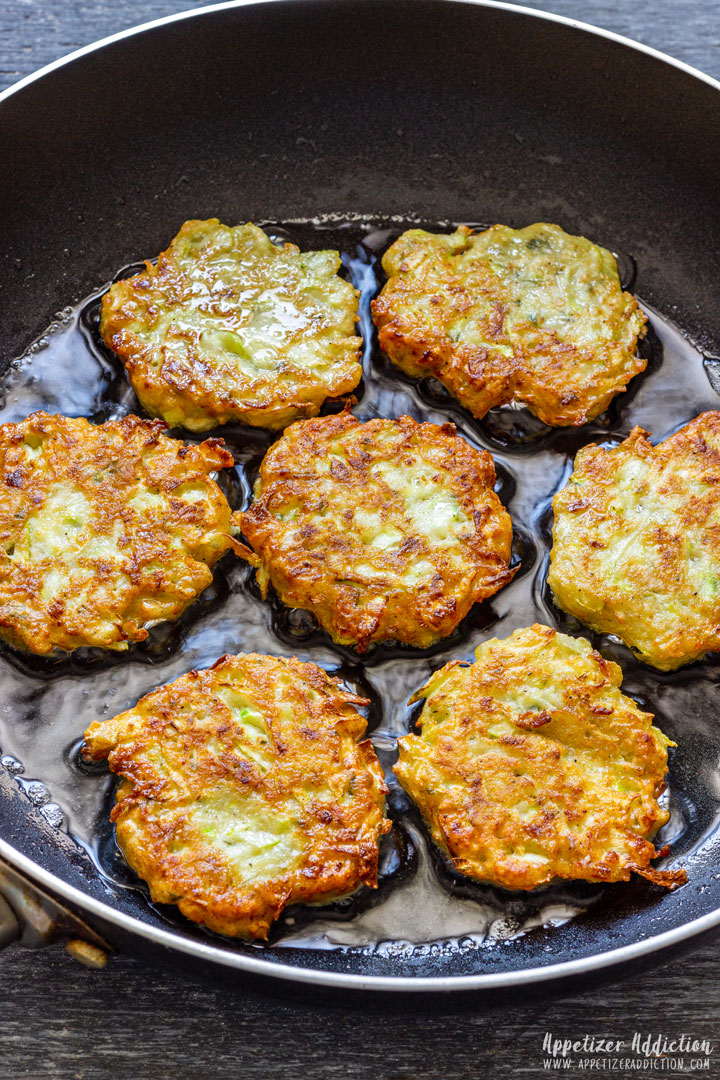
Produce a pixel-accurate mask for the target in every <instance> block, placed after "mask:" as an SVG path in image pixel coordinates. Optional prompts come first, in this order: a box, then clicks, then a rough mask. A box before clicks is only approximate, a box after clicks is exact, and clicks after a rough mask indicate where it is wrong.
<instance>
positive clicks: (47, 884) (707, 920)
mask: <svg viewBox="0 0 720 1080" xmlns="http://www.w3.org/2000/svg"><path fill="white" fill-rule="evenodd" d="M280 2H286V3H287V2H288V0H224V2H221V3H215V4H210V5H208V6H206V7H201V8H190V9H188V10H187V11H180V12H176V13H174V14H172V15H167V16H164V17H161V18H158V19H153V20H150V21H148V22H144V23H140V24H137V25H135V26H131V27H128V28H126V29H125V30H120V31H118V32H116V33H114V34H109V35H107V36H105V37H103V38H100V39H98V40H97V41H95V42H91V43H90V44H88V45H84V46H82V47H81V48H79V49H75V50H73V51H72V52H70V53H68V54H66V55H65V56H61V57H59V58H58V59H56V60H53V61H51V62H50V63H49V64H46V65H45V66H43V67H41V68H39V69H38V70H37V71H35V72H32V73H31V74H29V75H26V76H25V77H23V78H22V79H20V80H19V81H18V82H16V83H14V84H13V85H11V86H9V87H7V88H6V89H5V90H4V91H2V92H0V104H2V102H4V101H6V100H8V99H9V98H11V97H13V96H14V95H15V94H17V93H19V92H20V91H22V90H23V89H25V88H26V87H28V86H30V85H32V84H33V83H35V82H36V81H38V80H40V79H42V78H44V77H45V76H46V75H49V74H51V73H52V72H54V71H56V70H58V69H60V68H62V67H64V66H65V65H68V64H71V63H73V62H74V61H75V60H79V59H81V58H83V57H85V56H88V55H90V54H92V53H94V52H99V51H100V50H101V49H103V48H105V47H106V46H108V45H113V44H115V43H117V42H120V41H123V40H124V39H125V38H129V37H132V36H135V35H138V34H143V33H145V32H146V31H150V30H155V29H158V28H161V27H164V26H168V25H171V24H173V23H176V22H177V23H179V22H181V21H183V20H186V19H192V18H196V17H199V16H202V15H212V14H214V13H217V12H221V11H229V10H233V9H235V8H242V7H250V6H252V7H259V6H261V5H265V4H274V3H280ZM289 2H290V3H292V2H294V0H289ZM376 2H378V3H379V2H380V0H376ZM445 2H447V3H452V4H456V5H460V4H463V5H466V6H474V7H482V8H490V9H495V10H500V11H507V12H508V13H510V14H520V15H529V16H532V17H533V18H537V19H543V20H546V21H548V22H554V23H558V24H560V25H562V26H567V27H570V28H572V29H575V30H579V31H583V32H585V33H590V34H593V35H595V36H597V37H600V38H604V39H606V40H608V41H611V42H614V43H615V44H618V45H623V46H625V47H628V48H631V49H634V50H635V51H636V52H640V53H643V54H644V55H646V56H649V57H651V58H653V59H655V60H659V61H661V62H663V63H665V64H669V65H670V66H671V67H674V68H676V69H677V70H679V71H682V72H683V73H684V74H686V75H690V76H691V77H692V78H695V79H697V80H699V81H700V82H703V83H705V84H706V85H708V86H710V87H711V88H712V89H714V90H717V91H720V80H718V79H715V78H713V77H712V76H710V75H707V74H705V73H704V72H702V71H700V70H699V69H697V68H694V67H692V66H691V65H690V64H686V63H685V62H684V61H682V60H677V59H675V58H674V57H672V56H670V55H668V54H667V53H664V52H662V51H660V50H658V49H654V48H652V47H651V46H649V45H645V44H643V43H642V42H638V41H634V40H633V39H631V38H628V37H625V36H624V35H622V34H617V33H614V32H613V31H610V30H605V29H603V28H601V27H597V26H593V25H592V24H590V23H586V22H583V21H581V20H579V19H572V18H569V17H567V16H564V15H556V14H554V13H552V12H547V11H542V10H538V9H535V8H529V7H526V6H523V5H519V4H510V3H505V2H504V0H445ZM0 120H1V118H0ZM0 858H2V859H4V860H5V861H6V862H8V863H9V864H10V865H11V866H14V867H15V868H16V869H18V870H19V871H20V872H22V873H24V874H25V875H26V876H27V877H28V878H30V879H31V881H34V882H35V883H36V884H38V885H40V886H42V887H44V888H46V889H48V890H49V891H50V892H52V893H54V894H55V895H57V896H59V897H61V898H62V899H64V900H67V901H68V902H70V903H72V904H75V905H76V906H77V907H78V908H80V910H82V911H87V912H89V913H91V914H93V915H95V916H97V917H98V918H100V919H102V920H103V921H104V922H106V923H109V924H112V925H114V926H117V927H118V928H119V929H121V930H124V931H126V932H128V933H130V934H132V935H137V936H139V937H141V938H145V939H146V940H147V941H150V942H151V943H153V944H154V945H158V946H161V947H165V948H168V949H171V950H173V951H177V952H181V953H184V954H186V955H188V956H191V957H194V958H196V959H199V960H203V961H209V962H211V963H215V964H220V965H222V966H223V967H225V968H230V969H232V968H234V969H237V970H241V971H244V972H247V973H249V974H254V975H260V976H265V977H270V978H274V979H283V980H286V981H288V982H293V983H300V984H303V983H304V984H310V985H314V986H317V987H335V988H338V987H344V988H347V989H351V990H376V991H382V992H395V993H408V992H410V993H419V992H426V991H434V992H437V991H439V990H440V991H445V992H460V991H470V990H491V989H500V988H520V987H523V986H529V985H534V984H536V983H552V982H556V981H558V980H563V979H568V978H572V977H573V976H576V975H581V974H582V975H587V974H590V973H592V972H598V971H602V970H604V969H607V968H612V967H615V966H616V965H620V964H624V963H628V962H630V961H632V960H636V959H640V958H642V957H648V956H651V955H652V954H654V953H656V952H662V951H663V950H665V949H668V948H671V947H672V946H673V945H677V944H680V943H681V942H685V941H688V940H689V939H692V938H695V937H697V936H698V935H701V934H703V933H706V932H709V931H711V930H713V929H716V928H718V927H719V926H720V908H717V909H716V910H715V911H711V912H708V913H707V914H706V915H702V916H700V917H699V918H696V919H693V920H692V921H690V922H688V923H684V924H683V925H682V926H678V927H675V928H674V929H672V930H666V931H663V932H662V933H659V934H654V935H652V936H651V937H648V938H646V939H644V940H642V941H638V942H635V943H633V944H632V945H624V946H621V947H620V948H616V949H612V950H609V951H604V952H601V953H598V954H596V955H594V956H588V957H582V958H579V959H575V960H566V961H562V962H560V963H557V964H548V965H546V966H541V967H529V968H525V969H522V970H518V971H500V972H492V973H486V974H479V975H457V976H431V977H429V976H417V977H412V976H395V975H357V974H352V973H346V972H339V971H322V970H318V969H313V968H303V967H297V966H294V965H292V964H289V963H280V964H278V963H273V962H271V961H268V960H265V959H262V958H261V957H258V958H255V957H251V956H246V955H244V954H240V953H234V952H232V951H230V950H225V949H221V948H218V947H217V946H214V945H213V944H211V943H209V942H208V943H207V944H206V943H205V942H202V941H197V940H195V939H193V938H189V937H187V938H186V937H184V936H182V935H181V934H178V933H177V932H176V931H175V930H171V929H168V930H165V929H162V928H160V927H155V926H150V925H148V924H146V923H144V922H142V921H141V920H140V919H137V918H135V917H134V916H131V915H127V914H125V913H124V912H121V911H117V910H116V909H115V908H113V907H111V906H109V905H108V904H105V903H103V902H102V901H99V900H96V899H95V898H94V897H92V896H88V895H87V894H86V893H84V892H83V891H82V890H81V889H78V888H76V887H75V886H74V885H70V884H69V883H67V882H65V881H64V880H63V879H62V878H59V877H56V876H55V875H54V874H52V873H51V872H50V871H48V870H45V869H44V867H42V866H40V865H39V864H38V863H36V862H34V861H33V860H32V859H30V858H29V857H28V856H26V855H24V854H23V853H22V852H20V851H18V850H17V848H15V847H13V846H12V844H10V843H9V842H8V841H7V840H4V839H3V838H2V837H1V836H0Z"/></svg>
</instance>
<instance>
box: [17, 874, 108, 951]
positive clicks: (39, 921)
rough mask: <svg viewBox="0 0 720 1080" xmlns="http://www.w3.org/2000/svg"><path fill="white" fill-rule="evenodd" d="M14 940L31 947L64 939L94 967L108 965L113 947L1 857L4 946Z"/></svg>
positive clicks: (69, 948) (66, 943)
mask: <svg viewBox="0 0 720 1080" xmlns="http://www.w3.org/2000/svg"><path fill="white" fill-rule="evenodd" d="M13 941H17V942H18V943H19V944H20V945H23V946H24V947H25V948H27V949H40V948H43V947H44V946H45V945H51V944H52V943H53V942H55V941H64V942H65V948H66V949H67V951H68V952H69V953H70V955H71V956H72V957H73V958H74V959H75V960H78V961H80V963H82V964H85V965H86V966H87V967H92V968H104V967H105V965H106V964H107V960H108V952H109V951H110V946H109V945H108V943H107V942H106V941H104V940H103V938H101V937H100V935H99V934H97V933H96V932H95V931H94V930H93V929H92V927H90V926H88V925H87V924H86V923H84V922H83V921H82V919H80V918H78V916H77V915H75V913H74V912H72V911H70V909H69V908H66V907H65V906H64V905H63V904H60V903H58V901H57V900H56V899H55V898H54V897H52V896H50V895H49V893H46V892H45V891H44V890H43V889H41V888H40V887H39V886H38V885H36V884H35V882H34V881H30V879H29V878H26V877H25V876H24V875H22V874H20V873H18V871H17V870H16V869H15V868H14V867H12V866H10V865H9V863H6V862H5V861H4V860H3V859H0V949H3V948H4V947H5V946H6V945H10V944H11V943H12V942H13Z"/></svg>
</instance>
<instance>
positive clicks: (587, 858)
mask: <svg viewBox="0 0 720 1080" xmlns="http://www.w3.org/2000/svg"><path fill="white" fill-rule="evenodd" d="M475 657H476V659H475V662H474V664H472V666H470V667H466V666H460V665H459V663H458V662H457V661H454V662H453V663H450V664H446V665H445V667H444V668H442V669H441V670H440V671H437V672H435V674H434V675H432V676H431V678H430V680H429V681H428V683H427V684H426V685H425V686H424V687H423V688H422V689H421V690H419V691H418V692H417V693H416V694H415V695H414V698H413V699H412V700H419V699H421V698H424V699H425V705H424V707H423V711H422V714H421V716H420V719H419V721H418V725H419V726H420V728H421V734H420V735H406V736H405V737H404V738H402V739H400V740H399V745H400V760H399V762H398V764H397V765H396V766H395V772H396V773H397V776H398V778H399V780H400V783H401V784H402V786H403V787H404V788H405V790H406V791H407V792H408V794H409V795H410V797H411V798H412V799H413V800H414V802H415V803H416V804H417V806H418V808H419V809H420V811H421V812H422V814H423V817H424V818H425V820H426V821H427V823H428V825H429V826H430V830H431V832H432V836H433V839H434V840H435V842H436V843H437V844H438V846H439V847H440V848H442V850H443V851H444V852H446V854H447V855H449V857H450V859H451V860H452V862H453V864H454V866H455V869H456V870H458V871H459V872H460V873H462V874H467V875H468V876H470V877H474V878H478V879H479V880H481V881H486V882H490V883H492V884H495V885H501V886H503V887H504V888H506V889H534V888H536V887H537V886H539V885H546V884H548V883H549V882H551V881H553V880H555V879H556V878H580V879H583V880H586V881H601V882H604V881H628V880H629V879H630V874H631V871H636V872H637V873H638V874H641V875H642V876H643V877H646V878H648V880H650V881H653V882H655V883H657V884H660V885H666V886H669V887H670V888H673V887H674V886H676V885H679V884H681V883H682V882H683V881H684V880H685V875H684V871H682V870H668V871H661V870H655V869H653V867H651V866H650V860H651V859H654V858H655V857H656V856H657V855H658V854H664V853H665V849H663V851H661V852H658V851H656V850H655V847H654V846H653V844H652V841H651V838H652V837H653V836H654V834H655V833H656V832H657V830H658V829H659V828H660V827H661V826H662V825H664V824H665V822H666V821H667V820H668V817H669V814H668V812H667V811H666V810H663V809H661V807H660V806H659V805H658V802H657V798H658V796H659V795H660V793H661V792H662V790H663V788H664V777H665V773H666V771H667V746H668V745H673V744H672V743H670V741H669V739H667V738H666V737H665V736H664V735H663V734H662V732H661V731H659V730H658V729H657V728H655V727H653V726H652V720H653V717H652V716H651V715H650V714H649V713H644V712H641V711H640V709H639V708H638V707H637V705H636V704H635V702H634V701H632V700H631V699H630V698H628V697H625V695H624V694H622V693H621V692H620V685H621V682H622V672H621V671H620V668H619V667H618V666H617V664H613V663H610V662H608V661H606V660H604V659H603V658H602V656H600V654H599V653H597V652H594V651H593V650H592V648H591V646H590V644H589V642H587V641H585V640H583V639H582V638H581V639H575V638H571V637H566V636H565V635H564V634H558V633H557V632H556V631H555V630H551V629H550V628H549V627H547V626H540V625H537V624H536V625H535V626H531V627H528V628H526V629H523V630H516V631H515V633H514V634H512V635H511V636H510V637H509V638H506V639H505V640H504V641H499V640H498V639H497V638H493V639H492V641H487V642H485V643H484V644H483V645H481V646H480V647H479V649H478V650H477V651H476V653H475Z"/></svg>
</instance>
